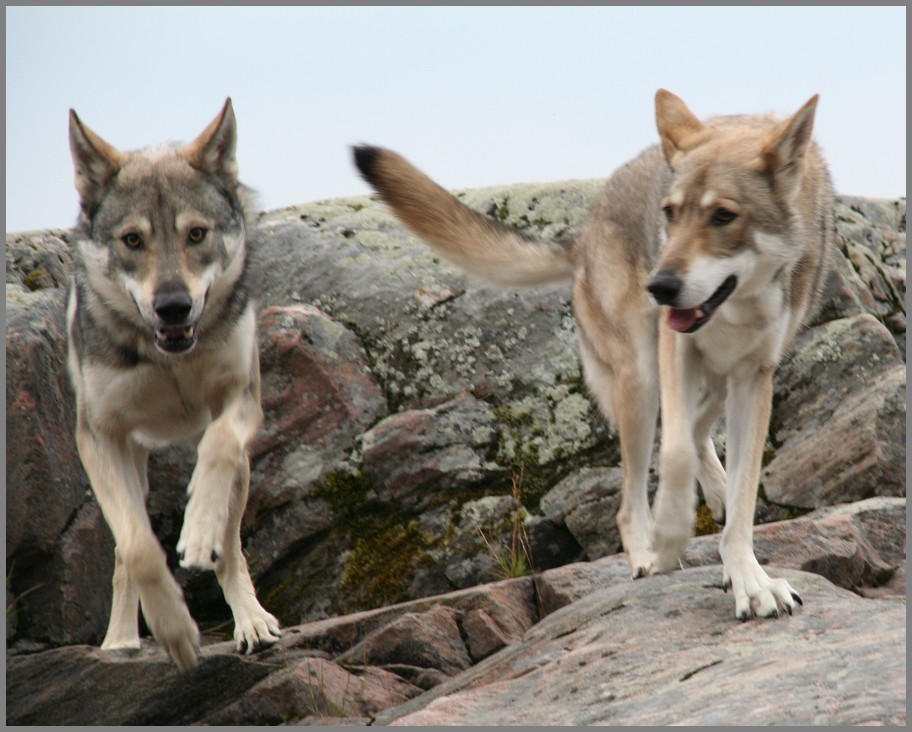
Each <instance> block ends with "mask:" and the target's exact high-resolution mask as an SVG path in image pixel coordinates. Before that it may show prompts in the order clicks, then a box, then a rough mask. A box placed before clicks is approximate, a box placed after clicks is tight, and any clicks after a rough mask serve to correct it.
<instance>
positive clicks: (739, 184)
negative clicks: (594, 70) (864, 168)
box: [354, 90, 834, 620]
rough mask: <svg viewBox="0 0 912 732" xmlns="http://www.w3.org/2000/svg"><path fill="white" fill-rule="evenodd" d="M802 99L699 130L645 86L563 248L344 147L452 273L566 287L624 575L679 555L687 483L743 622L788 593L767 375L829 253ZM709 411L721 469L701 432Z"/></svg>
mask: <svg viewBox="0 0 912 732" xmlns="http://www.w3.org/2000/svg"><path fill="white" fill-rule="evenodd" d="M816 105H817V97H816V96H815V97H814V98H812V99H811V100H810V101H808V102H807V104H805V105H804V106H803V107H802V108H801V109H800V110H798V112H796V113H795V114H794V115H793V116H791V117H789V118H788V119H785V120H779V119H776V118H774V117H771V116H733V117H716V118H712V119H709V120H707V121H705V122H701V121H700V120H699V119H697V117H695V116H694V115H693V113H692V112H691V111H690V110H689V109H688V108H687V106H686V105H685V104H684V102H683V101H681V100H680V99H679V98H678V97H676V96H675V95H673V94H671V93H669V92H667V91H664V90H659V92H658V93H657V94H656V121H657V126H658V131H659V137H660V140H661V144H660V145H657V146H655V147H652V148H649V149H647V150H646V151H644V152H643V153H642V154H640V155H639V156H638V157H636V158H634V159H633V160H632V161H631V162H629V163H627V164H626V165H625V166H623V167H622V168H620V169H619V170H618V171H617V172H616V173H614V175H612V176H611V178H610V179H609V180H608V182H607V185H606V187H605V190H604V193H603V194H602V196H601V198H600V200H599V202H598V203H597V204H596V206H595V208H594V210H593V211H592V213H591V215H590V217H589V220H588V222H587V223H586V225H585V227H584V228H583V230H582V231H581V232H580V234H579V235H578V236H577V237H576V239H575V240H574V241H573V243H572V245H571V246H569V247H567V248H564V247H561V246H558V245H557V244H554V243H551V242H546V241H541V240H534V239H530V238H529V237H526V236H524V235H522V234H520V233H518V232H516V231H514V230H512V229H510V228H508V227H505V226H502V225H500V224H499V223H497V222H495V221H492V220H489V219H487V218H485V217H484V216H482V215H480V214H479V213H476V212H475V211H473V210H471V209H469V208H468V207H466V206H465V205H464V204H462V203H460V202H459V201H458V200H457V199H456V198H454V197H453V196H451V195H450V194H449V193H447V192H446V191H445V190H444V189H442V188H441V187H440V186H438V185H437V184H435V183H434V182H433V181H431V180H430V179H429V178H427V177H426V176H425V175H424V174H423V173H421V172H420V171H419V170H417V169H416V168H414V167H413V166H412V165H411V164H409V163H408V162H407V161H406V160H404V159H403V158H402V157H400V156H399V155H397V154H396V153H394V152H392V151H389V150H384V149H381V148H376V147H368V146H362V147H357V148H355V151H354V153H355V162H356V164H357V166H358V168H359V169H360V170H361V173H362V174H363V176H364V177H365V179H366V180H367V181H368V182H369V183H370V184H371V185H372V186H373V187H374V188H375V189H376V190H377V192H378V193H379V194H380V196H381V198H382V199H383V200H384V201H385V202H386V203H387V204H388V205H389V206H390V207H391V208H392V209H393V211H394V212H395V213H396V215H397V216H398V217H399V218H400V220H401V221H403V222H404V223H405V224H406V226H408V227H409V228H410V229H411V230H412V231H413V232H414V233H415V234H416V235H417V236H419V237H421V238H422V239H423V240H424V241H426V242H427V243H428V244H429V245H430V246H432V247H434V248H435V249H436V250H437V251H438V252H440V253H441V254H442V255H443V256H445V257H447V258H448V259H449V260H451V261H452V262H454V263H456V264H457V265H460V266H461V267H463V268H464V269H466V270H468V271H469V272H471V273H473V274H475V275H478V276H480V277H482V278H485V279H487V280H489V281H493V282H495V283H499V284H502V285H508V286H514V285H537V284H544V283H549V282H557V281H561V280H567V279H572V280H573V309H574V313H575V315H576V321H577V324H578V327H579V338H580V349H581V354H582V362H583V367H584V372H585V377H586V382H587V384H588V386H589V388H590V390H591V392H592V394H593V395H594V397H595V399H596V400H597V402H598V404H599V406H600V407H601V409H602V411H603V413H604V414H605V416H606V417H607V418H608V420H609V421H610V422H611V423H612V424H613V425H614V426H615V427H616V429H617V431H618V433H619V437H620V443H621V456H622V463H623V468H624V481H623V499H622V502H621V508H620V511H619V513H618V517H617V520H618V526H619V528H620V531H621V537H622V540H623V544H624V550H625V551H626V553H627V557H628V559H629V561H630V566H631V569H632V573H633V576H634V577H643V576H646V575H650V574H654V573H657V572H666V571H669V570H673V569H675V568H676V567H677V566H678V565H679V557H680V556H681V554H682V552H683V551H684V549H685V546H686V544H687V541H688V539H689V538H690V536H691V535H692V534H693V529H694V520H695V510H696V484H697V482H699V484H700V486H701V487H702V490H703V494H704V496H705V500H706V502H707V504H708V506H709V507H710V509H711V510H712V512H713V515H714V516H715V517H716V519H717V520H719V521H723V520H724V522H725V528H724V531H723V533H722V540H721V545H720V553H721V555H722V561H723V575H724V576H723V582H724V586H725V587H726V588H728V587H731V588H732V589H733V591H734V598H735V615H736V617H738V618H740V619H742V620H746V619H748V618H750V617H751V616H753V615H756V616H762V617H768V616H775V615H778V614H779V613H780V612H783V611H786V612H789V613H791V612H792V609H793V608H794V606H795V603H796V602H797V603H800V602H801V599H800V597H799V596H798V593H797V592H795V591H794V590H793V589H792V588H791V587H790V586H789V585H788V583H787V582H786V581H785V580H782V579H771V578H770V577H769V576H767V574H766V572H765V571H764V570H763V568H762V567H761V566H760V564H759V563H758V561H757V559H756V557H755V556H754V550H753V519H754V509H755V506H756V499H757V485H758V481H759V477H760V468H761V458H762V454H763V447H764V442H765V440H766V436H767V432H768V429H769V419H770V409H771V404H772V393H773V386H772V384H773V374H774V372H775V370H776V367H777V365H778V364H779V362H780V360H781V359H782V357H783V355H784V354H785V353H786V352H787V350H788V348H789V347H790V346H791V344H792V342H793V340H794V338H795V335H796V334H797V333H798V332H799V330H800V329H801V327H802V325H803V324H804V323H805V322H806V321H807V319H808V318H809V317H810V316H811V315H812V314H813V311H814V308H815V306H816V303H817V300H818V299H819V296H820V292H821V290H822V288H823V285H824V281H825V278H826V273H827V267H828V263H829V259H830V251H831V249H832V247H833V237H834V215H833V207H834V193H833V188H832V184H831V182H830V178H829V174H828V172H827V168H826V165H825V163H824V161H823V159H822V157H821V153H820V151H819V149H818V147H817V145H816V144H815V143H814V142H813V141H812V139H811V132H812V128H813V123H814V112H815V109H816ZM660 402H661V409H662V444H661V449H660V454H659V488H658V492H657V494H656V497H655V501H654V503H653V506H652V508H651V509H650V506H649V501H648V497H647V493H646V485H647V475H648V469H649V463H650V459H651V454H652V448H653V441H654V437H655V431H656V419H657V415H658V411H659V406H660ZM723 415H724V417H725V424H726V429H727V443H726V463H727V472H726V469H725V468H723V466H722V464H721V462H720V461H719V458H718V456H717V455H716V451H715V448H714V446H713V443H712V439H711V433H712V429H713V426H714V425H715V423H716V422H717V421H718V420H719V419H720V417H722V416H723Z"/></svg>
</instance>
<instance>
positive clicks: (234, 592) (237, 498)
mask: <svg viewBox="0 0 912 732" xmlns="http://www.w3.org/2000/svg"><path fill="white" fill-rule="evenodd" d="M249 486H250V465H249V462H248V460H247V456H246V455H244V456H242V458H241V460H240V461H239V463H238V469H237V473H236V478H235V483H234V485H233V487H232V491H231V497H230V499H229V500H230V503H229V508H228V526H227V527H226V529H225V539H224V547H225V553H224V555H223V556H222V557H221V559H219V561H218V562H216V563H215V575H216V577H217V578H218V581H219V585H221V587H222V592H223V593H224V595H225V601H226V602H227V603H228V606H229V607H230V608H231V613H232V615H234V640H235V643H236V644H237V650H238V651H240V652H242V653H243V652H245V651H246V652H247V653H253V652H254V651H255V650H257V649H259V648H262V647H263V646H268V645H272V644H273V643H275V642H276V641H277V640H278V639H279V637H280V636H281V635H282V632H281V630H279V622H278V620H276V618H275V617H274V616H273V615H271V614H270V613H268V612H267V611H266V610H265V609H264V608H263V607H262V605H260V603H259V601H258V600H257V598H256V590H255V589H254V587H253V581H252V580H251V579H250V572H249V570H248V568H247V561H246V559H244V554H243V551H242V549H241V531H240V527H241V518H242V517H243V515H244V508H245V507H246V505H247V495H248V492H249Z"/></svg>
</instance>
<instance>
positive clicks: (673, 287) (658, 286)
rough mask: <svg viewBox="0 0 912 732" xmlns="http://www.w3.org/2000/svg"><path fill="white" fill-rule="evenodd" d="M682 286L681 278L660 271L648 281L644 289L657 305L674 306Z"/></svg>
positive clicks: (671, 273) (665, 271) (668, 272)
mask: <svg viewBox="0 0 912 732" xmlns="http://www.w3.org/2000/svg"><path fill="white" fill-rule="evenodd" d="M683 286H684V283H683V282H682V281H681V278H680V277H678V276H677V275H676V274H675V273H674V272H670V271H668V270H662V271H660V272H656V273H655V274H654V275H653V276H652V277H651V278H650V279H649V283H648V284H647V285H646V289H647V290H649V293H650V294H651V295H652V296H653V298H655V301H656V302H657V303H658V304H659V305H674V303H675V302H676V301H677V299H678V295H679V294H680V293H681V288H682V287H683Z"/></svg>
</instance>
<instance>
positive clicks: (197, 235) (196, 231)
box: [188, 226, 206, 244]
mask: <svg viewBox="0 0 912 732" xmlns="http://www.w3.org/2000/svg"><path fill="white" fill-rule="evenodd" d="M205 238H206V229H204V228H203V227H202V226H194V227H193V228H192V229H190V234H189V236H188V239H189V240H190V243H191V244H199V243H200V242H201V241H202V240H203V239H205Z"/></svg>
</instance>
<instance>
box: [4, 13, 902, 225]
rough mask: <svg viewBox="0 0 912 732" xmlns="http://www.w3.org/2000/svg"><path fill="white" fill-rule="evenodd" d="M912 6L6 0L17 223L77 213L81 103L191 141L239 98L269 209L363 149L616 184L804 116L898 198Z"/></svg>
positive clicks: (471, 178) (104, 126)
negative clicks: (758, 118)
mask: <svg viewBox="0 0 912 732" xmlns="http://www.w3.org/2000/svg"><path fill="white" fill-rule="evenodd" d="M905 29H906V10H905V7H904V6H892V7H884V6H881V7H861V6H859V7H802V8H795V7H753V8H750V7H691V8H687V7H500V8H489V7H398V8H388V7H271V8H253V7H198V8H185V7H149V8H137V7H121V8H114V7H7V9H6V230H7V231H23V230H28V229H39V228H50V227H69V226H71V225H72V224H73V223H74V221H75V219H76V214H77V211H78V202H77V197H76V192H75V189H74V188H73V171H72V161H71V158H70V153H69V147H68V142H67V113H68V110H69V109H70V107H73V108H74V109H76V111H77V112H78V114H79V116H80V118H81V119H82V120H83V121H84V122H85V123H86V124H87V125H88V126H89V127H91V128H92V129H93V130H95V132H97V133H98V134H100V135H101V136H102V137H103V138H105V139H106V140H108V141H109V142H110V143H112V144H113V145H115V146H116V147H119V148H122V149H136V148H139V147H144V146H147V145H151V144H156V143H161V142H165V141H168V140H177V141H189V140H191V139H193V138H194V137H195V136H196V135H197V134H198V133H199V132H201V131H202V130H203V128H204V127H205V126H206V125H207V124H208V123H209V122H210V121H211V120H212V119H213V118H214V117H215V116H216V114H217V113H218V112H219V110H220V109H221V106H222V104H223V103H224V101H225V98H226V97H228V96H230V97H231V98H232V101H233V103H234V109H235V113H236V115H237V121H238V134H239V141H238V162H239V164H240V172H241V175H240V177H241V179H242V180H243V181H244V182H245V183H247V184H248V185H249V186H251V187H253V188H254V189H255V190H257V191H259V200H260V204H261V207H262V208H263V209H265V210H270V209H274V208H278V207H281V206H288V205H292V204H296V203H305V202H309V201H316V200H321V199H326V198H335V197H339V196H349V195H360V194H364V193H367V192H368V188H367V186H366V184H364V183H363V182H362V181H361V180H360V178H359V177H358V175H357V173H356V171H355V169H354V167H353V166H352V163H351V155H350V152H349V147H350V146H351V145H353V144H356V143H359V142H369V143H372V144H377V145H382V146H385V147H390V148H393V149H395V150H397V151H399V152H400V153H402V154H403V155H405V156H406V157H408V158H409V159H410V160H411V161H412V162H414V163H415V164H416V165H418V166H419V167H420V168H422V169H423V170H424V171H425V172H426V173H428V174H429V175H431V176H432V177H433V178H434V179H435V180H437V181H438V182H439V183H440V184H441V185H443V186H445V187H447V188H464V187H475V186H489V185H498V184H506V183H524V182H535V181H556V180H564V179H574V178H578V179H583V178H602V177H606V176H607V175H609V174H610V173H611V172H612V171H613V170H614V169H615V168H616V167H617V166H619V165H620V164H622V163H623V162H625V161H626V160H628V159H630V158H631V157H633V156H634V155H636V154H637V153H638V152H639V151H640V150H642V149H643V148H645V147H647V146H649V145H651V144H653V143H654V142H656V140H657V136H656V132H655V121H654V116H653V115H654V107H653V104H654V101H653V99H654V95H655V91H656V89H658V88H660V87H663V88H666V89H669V90H670V91H673V92H674V93H676V94H678V95H679V96H681V97H682V98H683V99H684V100H685V101H686V102H687V103H688V105H689V106H690V108H691V109H692V110H693V111H694V112H695V113H696V114H697V115H698V116H700V117H705V116H709V115H713V114H735V113H752V112H770V111H772V112H778V113H781V114H783V115H785V114H791V113H792V112H794V111H796V110H797V109H798V108H799V107H800V106H801V105H802V104H803V103H804V102H805V101H807V100H808V99H809V98H810V97H811V96H812V95H814V94H817V93H819V94H820V104H819V106H818V109H817V122H816V129H815V134H816V136H817V140H818V142H820V143H821V145H822V146H823V148H824V151H825V154H826V156H827V159H828V160H829V162H830V165H831V168H832V172H833V177H834V180H835V182H836V187H837V190H838V191H839V192H840V193H847V194H855V195H863V196H876V197H896V196H904V195H905V192H906V143H905V140H906V76H905V74H906V71H905V70H906V52H905V50H906V49H905Z"/></svg>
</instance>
